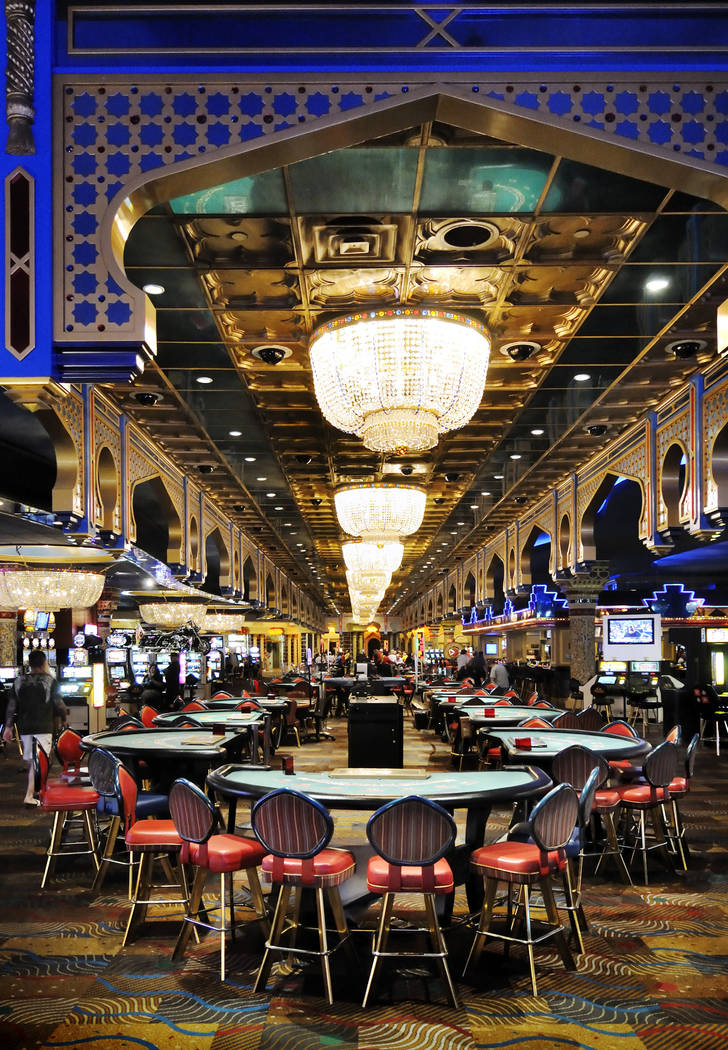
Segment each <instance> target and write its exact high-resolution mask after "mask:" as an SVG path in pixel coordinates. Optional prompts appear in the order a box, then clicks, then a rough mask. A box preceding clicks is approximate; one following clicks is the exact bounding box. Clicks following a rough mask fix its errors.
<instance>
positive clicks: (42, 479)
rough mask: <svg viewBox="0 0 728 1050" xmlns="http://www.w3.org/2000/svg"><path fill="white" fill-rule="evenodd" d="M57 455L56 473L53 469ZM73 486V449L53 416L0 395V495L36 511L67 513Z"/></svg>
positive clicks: (54, 468)
mask: <svg viewBox="0 0 728 1050" xmlns="http://www.w3.org/2000/svg"><path fill="white" fill-rule="evenodd" d="M51 417H52V418H51ZM59 452H60V455H61V463H62V466H61V470H60V473H59V471H58V470H57V459H58V453H59ZM64 466H65V468H66V472H67V473H66V476H65V477H64ZM57 481H58V484H57ZM75 484H76V456H75V449H74V446H73V442H72V441H71V437H70V435H69V434H68V432H67V431H64V430H63V429H62V428H61V427H60V421H59V420H58V417H57V416H56V415H55V413H53V412H50V411H41V412H29V411H28V410H27V409H26V408H23V407H22V406H21V405H16V404H15V402H14V401H11V400H10V398H8V397H6V396H5V394H3V393H2V392H0V491H1V492H2V493H3V495H4V496H7V497H8V498H9V499H12V500H17V502H18V503H25V504H27V505H29V506H31V507H38V508H39V509H40V510H48V511H50V510H51V509H53V510H68V511H70V510H71V509H72V500H73V489H74V486H75ZM62 490H65V492H66V494H67V496H68V502H67V505H65V506H63V501H62V500H60V498H59V497H60V493H61V491H62Z"/></svg>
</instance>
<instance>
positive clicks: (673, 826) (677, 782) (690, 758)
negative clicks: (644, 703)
mask: <svg viewBox="0 0 728 1050" xmlns="http://www.w3.org/2000/svg"><path fill="white" fill-rule="evenodd" d="M699 744H700V734H699V733H696V734H695V736H694V737H693V739H692V740H691V741H690V743H689V744H688V749H687V754H686V755H685V776H682V777H681V776H677V777H673V778H672V780H671V781H670V783H669V785H668V790H669V792H670V811H671V812H670V816H667V815H666V814H665V815H664V819H665V827H666V831H667V842H668V848H669V849H670V851H671V852H672V853H675V854H676V855H677V856H679V858H680V864H681V865H682V868H683V871H687V870H688V859H689V857H690V849H689V848H688V843H687V839H686V838H685V827H684V825H683V822H682V816H681V815H680V810H679V808H678V804H677V802H678V799H680V798H685V796H686V795H687V793H688V792H689V791H690V781H691V780H692V779H693V773H694V772H695V758H696V755H697V750H698V745H699Z"/></svg>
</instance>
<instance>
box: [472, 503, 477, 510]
mask: <svg viewBox="0 0 728 1050" xmlns="http://www.w3.org/2000/svg"><path fill="white" fill-rule="evenodd" d="M470 509H471V510H477V509H478V504H477V503H471V504H470Z"/></svg>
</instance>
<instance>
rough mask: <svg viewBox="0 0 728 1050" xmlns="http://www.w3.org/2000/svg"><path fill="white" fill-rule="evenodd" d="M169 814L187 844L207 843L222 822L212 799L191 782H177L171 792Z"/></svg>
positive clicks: (182, 780) (181, 780)
mask: <svg viewBox="0 0 728 1050" xmlns="http://www.w3.org/2000/svg"><path fill="white" fill-rule="evenodd" d="M169 812H170V816H171V817H172V820H173V821H174V826H175V828H176V829H177V834H178V835H179V837H180V838H181V839H184V841H185V842H207V840H208V839H209V838H210V836H211V835H212V834H213V833H214V831H215V829H216V828H217V827H218V824H219V822H220V815H219V813H218V811H217V810H216V809H215V805H214V803H213V801H212V799H209V798H208V797H207V795H206V794H205V792H204V791H201V790H200V788H198V787H197V785H196V784H192V783H191V782H190V781H189V780H184V779H182V778H181V779H179V780H175V782H174V784H172V787H171V788H170V791H169Z"/></svg>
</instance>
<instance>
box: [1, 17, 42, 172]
mask: <svg viewBox="0 0 728 1050" xmlns="http://www.w3.org/2000/svg"><path fill="white" fill-rule="evenodd" d="M5 21H6V41H5V46H6V52H7V66H6V67H5V112H6V116H7V121H8V128H9V131H8V141H7V143H6V145H5V152H6V153H13V154H28V153H35V142H34V141H33V119H34V117H35V110H34V109H33V86H34V68H33V67H34V61H35V53H34V52H35V30H34V25H35V0H5Z"/></svg>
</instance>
